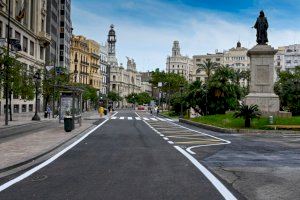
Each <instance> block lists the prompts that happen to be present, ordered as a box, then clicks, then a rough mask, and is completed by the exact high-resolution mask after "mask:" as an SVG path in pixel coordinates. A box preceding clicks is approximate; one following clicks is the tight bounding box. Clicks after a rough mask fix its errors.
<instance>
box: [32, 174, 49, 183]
mask: <svg viewBox="0 0 300 200" xmlns="http://www.w3.org/2000/svg"><path fill="white" fill-rule="evenodd" d="M46 178H48V176H47V175H40V176H34V177H32V178H31V181H33V182H35V181H43V180H45V179H46Z"/></svg>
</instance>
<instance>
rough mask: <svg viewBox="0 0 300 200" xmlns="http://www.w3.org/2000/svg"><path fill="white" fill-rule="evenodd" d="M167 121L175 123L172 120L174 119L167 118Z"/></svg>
mask: <svg viewBox="0 0 300 200" xmlns="http://www.w3.org/2000/svg"><path fill="white" fill-rule="evenodd" d="M166 120H168V121H169V122H173V121H174V120H172V119H168V118H166Z"/></svg>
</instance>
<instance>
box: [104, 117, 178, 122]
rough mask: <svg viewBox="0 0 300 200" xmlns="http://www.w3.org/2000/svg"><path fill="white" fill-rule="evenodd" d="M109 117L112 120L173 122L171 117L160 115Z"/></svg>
mask: <svg viewBox="0 0 300 200" xmlns="http://www.w3.org/2000/svg"><path fill="white" fill-rule="evenodd" d="M110 119H113V120H117V119H119V120H138V121H139V120H143V121H156V122H157V121H163V122H165V121H170V122H173V121H174V120H172V119H168V118H160V117H124V116H118V117H116V116H113V117H111V118H110Z"/></svg>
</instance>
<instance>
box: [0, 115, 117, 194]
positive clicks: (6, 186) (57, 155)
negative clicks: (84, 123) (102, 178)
mask: <svg viewBox="0 0 300 200" xmlns="http://www.w3.org/2000/svg"><path fill="white" fill-rule="evenodd" d="M117 113H118V112H116V113H115V114H114V115H116V114H117ZM114 115H113V116H114ZM108 120H109V119H106V120H104V121H103V122H102V123H101V124H99V125H98V126H96V127H95V128H93V129H92V130H90V131H89V132H88V133H86V134H85V135H83V136H82V137H81V138H79V139H78V140H76V141H75V142H73V143H72V144H70V145H69V146H67V147H66V148H64V149H63V150H62V151H60V152H58V153H57V154H55V155H54V156H52V157H51V158H49V159H48V160H46V161H44V162H42V163H41V164H39V165H38V166H36V167H34V168H32V169H30V170H28V171H27V172H25V173H23V174H21V175H20V176H17V177H16V178H14V179H12V180H10V181H8V182H6V183H4V184H3V185H1V186H0V192H2V191H3V190H5V189H7V188H9V187H10V186H12V185H14V184H16V183H18V182H20V181H22V180H23V179H25V178H27V177H29V176H30V175H32V174H33V173H35V172H37V171H39V170H40V169H42V168H44V167H46V166H47V165H49V164H50V163H52V162H53V161H55V160H56V159H57V158H59V157H60V156H62V155H63V154H64V153H66V152H67V151H69V150H70V149H72V148H73V147H75V146H76V145H77V144H78V143H79V142H81V141H82V140H84V139H85V138H86V137H88V136H89V135H90V134H91V133H93V132H94V131H95V130H97V129H98V128H99V127H101V126H102V125H103V124H105V123H106V122H107V121H108Z"/></svg>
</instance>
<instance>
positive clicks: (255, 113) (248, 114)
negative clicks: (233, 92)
mask: <svg viewBox="0 0 300 200" xmlns="http://www.w3.org/2000/svg"><path fill="white" fill-rule="evenodd" d="M233 116H234V117H235V118H239V117H242V118H244V119H245V127H246V128H248V127H250V126H251V120H252V119H254V118H259V117H260V116H261V112H260V111H259V109H258V105H250V106H248V105H245V104H242V105H241V106H240V107H239V109H238V111H237V112H235V113H234V115H233Z"/></svg>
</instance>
